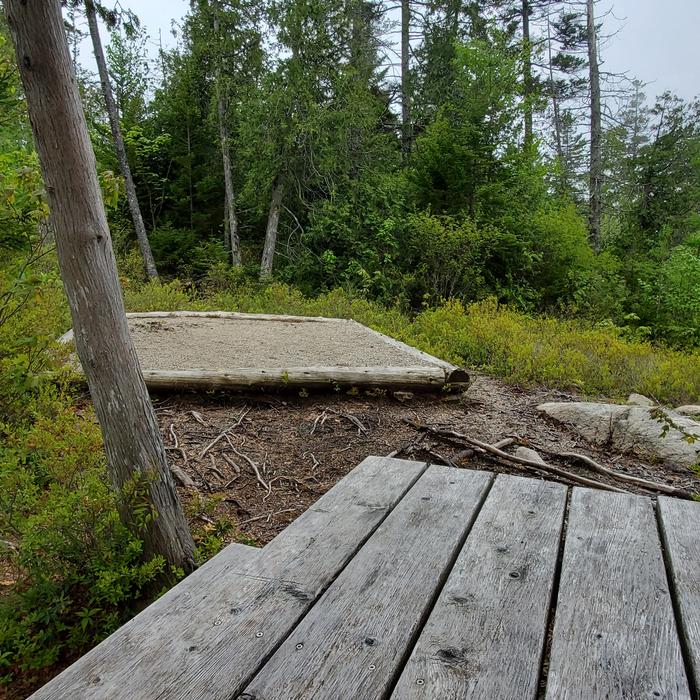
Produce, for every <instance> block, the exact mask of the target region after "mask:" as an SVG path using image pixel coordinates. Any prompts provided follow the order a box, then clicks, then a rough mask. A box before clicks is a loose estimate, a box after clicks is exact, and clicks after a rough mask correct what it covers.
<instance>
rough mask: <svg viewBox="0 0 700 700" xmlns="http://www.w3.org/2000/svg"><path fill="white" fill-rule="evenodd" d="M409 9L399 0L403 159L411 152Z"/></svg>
mask: <svg viewBox="0 0 700 700" xmlns="http://www.w3.org/2000/svg"><path fill="white" fill-rule="evenodd" d="M410 32H411V7H410V5H409V0H401V150H402V152H403V155H404V158H407V157H408V155H409V153H410V152H411V142H412V140H413V134H412V128H411V76H410V73H409V71H410V51H411V33H410Z"/></svg>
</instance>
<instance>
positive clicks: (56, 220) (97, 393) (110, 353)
mask: <svg viewBox="0 0 700 700" xmlns="http://www.w3.org/2000/svg"><path fill="white" fill-rule="evenodd" d="M4 5H5V12H6V15H7V21H8V24H9V27H10V31H11V34H12V39H13V42H14V45H15V52H16V55H17V63H18V65H19V72H20V76H21V79H22V83H23V85H24V90H25V94H26V97H27V104H28V109H29V117H30V121H31V125H32V131H33V133H34V140H35V142H36V147H37V151H38V154H39V160H40V163H41V170H42V174H43V177H44V183H45V186H46V191H47V194H48V199H49V205H50V210H51V216H52V219H53V225H54V230H55V238H56V249H57V253H58V262H59V266H60V269H61V276H62V278H63V283H64V285H65V289H66V294H67V296H68V301H69V304H70V309H71V316H72V318H73V328H74V333H75V342H76V347H77V351H78V356H79V357H80V361H81V364H82V366H83V370H84V372H85V376H86V378H87V382H88V386H89V388H90V393H91V395H92V399H93V402H94V404H95V411H96V413H97V418H98V420H99V423H100V427H101V429H102V435H103V438H104V444H105V451H106V453H107V463H108V470H109V475H110V478H111V480H112V482H113V485H114V487H115V489H116V490H117V492H118V493H119V494H120V496H122V497H121V499H120V501H121V511H122V512H121V515H122V518H123V519H124V520H125V522H126V523H127V524H128V525H130V526H132V527H136V528H138V533H139V535H140V536H141V537H142V538H143V540H144V550H145V554H146V555H152V554H162V555H163V556H164V557H165V559H166V561H167V562H168V563H170V564H172V565H175V566H179V567H182V568H184V569H191V568H192V566H193V563H194V556H193V555H194V543H193V541H192V536H191V535H190V532H189V529H188V527H187V522H186V520H185V517H184V514H183V512H182V508H181V506H180V502H179V499H178V496H177V491H176V490H175V487H174V485H173V482H172V478H171V476H170V472H169V470H168V464H167V460H166V456H165V450H164V447H163V442H162V439H161V437H160V433H159V431H158V424H157V422H156V418H155V414H154V411H153V407H152V405H151V402H150V399H149V396H148V392H147V390H146V385H145V384H144V381H143V376H142V374H141V370H140V367H139V364H138V360H137V358H136V352H135V351H134V346H133V345H132V342H131V337H130V336H129V328H128V325H127V321H126V316H125V313H124V304H123V301H122V296H121V290H120V288H119V280H118V277H117V268H116V263H115V259H114V252H113V250H112V243H111V237H110V233H109V228H108V226H107V217H106V214H105V210H104V205H103V203H102V195H101V192H100V186H99V183H98V180H97V170H96V163H95V154H94V152H93V150H92V145H91V143H90V138H89V136H88V130H87V125H86V123H85V117H84V114H83V109H82V105H81V103H80V96H79V94H78V88H77V85H76V82H75V77H74V74H73V68H72V65H71V59H70V54H69V50H68V43H67V41H66V34H65V29H64V24H63V17H62V15H61V4H60V2H59V0H42V1H36V2H27V1H26V0H6V2H5V3H4ZM134 488H135V489H136V491H135V493H132V494H131V495H132V496H138V497H139V500H140V503H139V505H140V506H141V507H143V506H144V505H145V506H146V507H147V508H148V510H149V511H150V513H151V516H152V517H150V518H147V519H146V522H145V523H144V522H138V523H137V522H136V518H135V517H134V513H133V511H132V506H133V503H134V502H133V500H132V499H127V498H124V495H126V494H127V493H129V489H131V490H133V489H134ZM140 520H141V521H142V520H143V518H141V519H140Z"/></svg>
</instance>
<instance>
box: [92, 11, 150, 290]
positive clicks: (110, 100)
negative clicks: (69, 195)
mask: <svg viewBox="0 0 700 700" xmlns="http://www.w3.org/2000/svg"><path fill="white" fill-rule="evenodd" d="M85 15H86V16H87V21H88V27H89V28H90V38H91V39H92V48H93V52H94V54H95V62H96V63H97V71H98V72H99V74H100V82H101V83H102V94H103V95H104V99H105V105H106V107H107V114H108V115H109V125H110V128H111V129H112V140H113V141H114V149H115V150H116V152H117V159H118V160H119V168H120V169H121V171H122V175H123V176H124V186H125V188H126V199H127V201H128V203H129V211H130V212H131V218H132V220H133V222H134V230H135V231H136V239H137V241H138V244H139V249H140V250H141V257H142V258H143V265H144V268H145V270H146V274H147V275H148V276H149V277H150V278H151V279H158V270H157V269H156V263H155V261H154V260H153V253H152V251H151V244H150V243H149V242H148V236H147V235H146V227H145V226H144V225H143V217H142V216H141V208H140V207H139V200H138V197H137V196H136V187H134V179H133V178H132V176H131V168H130V167H129V160H128V158H127V157H126V147H125V146H124V138H123V137H122V130H121V127H120V125H119V111H118V110H117V105H116V103H115V101H114V95H113V94H112V87H111V85H110V82H109V72H108V71H107V61H105V55H104V51H103V50H102V40H101V39H100V30H99V27H98V25H97V13H96V12H95V5H94V3H93V2H92V0H86V1H85Z"/></svg>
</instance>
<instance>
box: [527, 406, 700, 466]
mask: <svg viewBox="0 0 700 700" xmlns="http://www.w3.org/2000/svg"><path fill="white" fill-rule="evenodd" d="M537 409H538V410H539V411H541V412H542V413H545V414H547V415H548V416H550V417H551V418H554V419H555V420H557V421H559V422H560V423H565V424H566V425H569V426H571V427H572V428H573V429H574V430H575V431H576V432H577V433H578V434H579V435H581V436H582V437H584V438H586V439H587V440H590V441H591V442H593V443H595V444H597V445H605V444H609V445H611V447H613V448H614V449H615V450H618V451H620V452H631V453H633V454H636V455H639V456H640V457H643V458H645V459H652V460H657V461H660V462H663V463H664V464H667V465H668V466H672V467H692V466H695V465H697V464H699V463H700V422H697V421H694V420H691V419H690V418H688V417H687V416H685V415H681V414H680V413H679V412H677V411H669V410H666V409H661V408H652V407H647V406H639V405H627V406H620V405H617V404H607V403H588V402H578V401H577V402H571V403H545V404H541V405H540V406H538V407H537ZM694 438H697V439H696V440H695V441H693V440H694Z"/></svg>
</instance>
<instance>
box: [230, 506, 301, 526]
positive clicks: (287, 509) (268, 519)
mask: <svg viewBox="0 0 700 700" xmlns="http://www.w3.org/2000/svg"><path fill="white" fill-rule="evenodd" d="M295 510H297V508H285V509H284V510H277V511H275V512H274V513H264V514H263V515H256V516H255V517H254V518H248V519H247V520H241V521H240V522H239V523H238V524H239V525H245V524H246V523H252V522H255V521H256V520H262V519H263V518H267V522H268V523H269V522H270V520H272V516H274V515H282V513H291V512H293V511H295Z"/></svg>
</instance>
